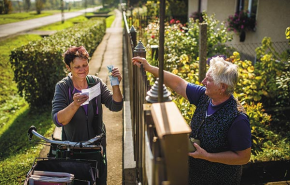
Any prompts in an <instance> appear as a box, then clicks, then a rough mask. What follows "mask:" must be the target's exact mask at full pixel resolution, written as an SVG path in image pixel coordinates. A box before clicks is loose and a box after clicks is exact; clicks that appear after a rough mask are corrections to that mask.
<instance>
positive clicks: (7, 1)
mask: <svg viewBox="0 0 290 185" xmlns="http://www.w3.org/2000/svg"><path fill="white" fill-rule="evenodd" d="M12 10H13V9H12V2H11V1H10V0H4V14H8V13H9V12H12Z"/></svg>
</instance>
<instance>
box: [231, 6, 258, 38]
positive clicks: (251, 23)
mask: <svg viewBox="0 0 290 185" xmlns="http://www.w3.org/2000/svg"><path fill="white" fill-rule="evenodd" d="M255 26H256V20H255V18H253V17H250V16H249V14H248V12H243V11H241V12H240V13H236V14H235V15H230V16H229V18H228V21H227V27H228V31H234V32H235V33H238V34H239V35H240V42H244V41H245V39H246V31H254V30H255Z"/></svg>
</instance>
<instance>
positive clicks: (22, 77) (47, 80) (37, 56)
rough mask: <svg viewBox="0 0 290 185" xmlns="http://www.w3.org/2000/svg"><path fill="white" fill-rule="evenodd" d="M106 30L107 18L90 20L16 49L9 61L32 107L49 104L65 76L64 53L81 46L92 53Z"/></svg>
mask: <svg viewBox="0 0 290 185" xmlns="http://www.w3.org/2000/svg"><path fill="white" fill-rule="evenodd" d="M105 32H106V22H105V19H97V20H89V21H86V22H83V23H80V24H77V25H76V26H74V27H71V28H68V29H65V30H62V31H59V32H57V33H56V34H54V35H52V36H50V37H46V38H44V39H42V40H40V41H34V42H31V43H29V44H28V45H25V46H21V47H19V48H16V49H14V50H13V51H12V52H11V55H10V62H11V64H12V69H13V70H14V80H15V81H16V83H17V87H18V91H19V93H20V95H21V96H24V98H25V100H26V101H27V102H28V103H29V104H30V105H31V106H33V107H40V106H43V105H50V104H51V100H52V98H53V94H54V89H55V84H56V83H57V82H58V81H59V80H61V79H62V78H63V77H64V76H65V75H66V72H65V65H64V63H63V53H64V52H65V51H66V50H67V49H68V48H69V47H70V46H81V45H82V46H84V47H85V48H86V49H87V51H88V52H89V54H90V56H92V54H93V52H94V51H95V49H96V48H97V46H98V45H99V43H100V42H101V41H102V39H103V37H104V35H105Z"/></svg>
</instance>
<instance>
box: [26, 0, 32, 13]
mask: <svg viewBox="0 0 290 185" xmlns="http://www.w3.org/2000/svg"><path fill="white" fill-rule="evenodd" d="M30 6H31V2H30V0H25V10H26V12H28V11H29V10H30Z"/></svg>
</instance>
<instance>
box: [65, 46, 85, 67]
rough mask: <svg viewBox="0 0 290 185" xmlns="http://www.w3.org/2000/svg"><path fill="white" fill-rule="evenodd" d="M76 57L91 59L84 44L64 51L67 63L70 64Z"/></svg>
mask: <svg viewBox="0 0 290 185" xmlns="http://www.w3.org/2000/svg"><path fill="white" fill-rule="evenodd" d="M76 57H80V58H83V59H89V53H88V52H87V50H86V48H85V47H83V46H79V47H76V46H72V47H70V48H69V49H68V50H67V51H66V52H65V53H64V62H65V63H66V65H68V66H69V65H70V63H71V62H73V60H74V59H75V58H76Z"/></svg>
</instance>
